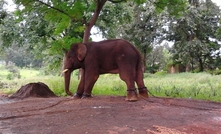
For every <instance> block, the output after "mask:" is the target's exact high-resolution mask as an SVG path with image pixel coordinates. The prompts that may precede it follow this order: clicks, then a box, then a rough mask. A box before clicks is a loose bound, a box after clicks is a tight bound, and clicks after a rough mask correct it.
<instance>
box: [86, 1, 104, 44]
mask: <svg viewBox="0 0 221 134" xmlns="http://www.w3.org/2000/svg"><path fill="white" fill-rule="evenodd" d="M106 1H107V0H97V4H96V5H97V6H96V9H95V11H94V14H93V16H92V18H91V19H90V21H89V22H88V23H87V24H86V29H85V31H84V37H83V43H86V42H88V41H89V37H90V31H91V28H92V27H93V26H94V25H95V23H96V21H97V19H98V17H99V14H100V12H101V9H102V8H103V6H104V4H105V3H106Z"/></svg>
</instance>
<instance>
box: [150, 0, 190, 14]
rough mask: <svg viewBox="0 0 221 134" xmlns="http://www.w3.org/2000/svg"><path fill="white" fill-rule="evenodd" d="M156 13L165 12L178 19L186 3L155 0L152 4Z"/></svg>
mask: <svg viewBox="0 0 221 134" xmlns="http://www.w3.org/2000/svg"><path fill="white" fill-rule="evenodd" d="M154 4H155V7H156V11H157V12H159V13H160V12H163V11H164V10H167V11H168V12H169V14H170V15H172V16H175V17H180V16H182V15H183V13H184V12H185V10H186V6H187V1H185V0H156V2H154Z"/></svg>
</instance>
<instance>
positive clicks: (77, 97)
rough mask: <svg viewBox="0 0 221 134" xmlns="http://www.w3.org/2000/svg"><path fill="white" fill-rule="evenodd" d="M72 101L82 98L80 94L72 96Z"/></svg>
mask: <svg viewBox="0 0 221 134" xmlns="http://www.w3.org/2000/svg"><path fill="white" fill-rule="evenodd" d="M73 98H74V99H81V98H82V94H79V93H75V94H74V96H73Z"/></svg>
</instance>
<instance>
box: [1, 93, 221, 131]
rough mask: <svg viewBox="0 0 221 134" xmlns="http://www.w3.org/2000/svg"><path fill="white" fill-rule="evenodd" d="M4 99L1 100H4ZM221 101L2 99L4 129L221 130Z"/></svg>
mask: <svg viewBox="0 0 221 134" xmlns="http://www.w3.org/2000/svg"><path fill="white" fill-rule="evenodd" d="M0 101H1V99H0ZM220 130H221V103H215V102H209V101H196V100H188V99H168V98H154V97H150V98H148V99H145V100H144V99H140V100H139V101H137V102H127V101H125V100H124V97H121V96H95V97H94V98H91V99H80V100H75V99H73V98H71V97H55V98H32V97H31V98H27V99H23V100H18V101H14V102H9V103H6V104H5V103H4V104H1V103H0V133H1V134H8V133H10V134H24V133H28V134H30V133H33V134H37V133H38V134H52V133H53V134H61V133H65V134H125V133H127V134H189V133H192V134H219V133H220Z"/></svg>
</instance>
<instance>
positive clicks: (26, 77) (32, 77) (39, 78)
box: [0, 68, 221, 102]
mask: <svg viewBox="0 0 221 134" xmlns="http://www.w3.org/2000/svg"><path fill="white" fill-rule="evenodd" d="M0 70H1V71H0V92H4V93H7V94H12V93H14V92H15V91H17V90H18V89H19V88H20V87H21V86H22V85H25V84H28V83H31V82H43V83H45V84H47V85H48V86H49V88H50V89H51V90H53V91H54V93H55V94H56V95H58V96H65V95H66V94H65V92H64V80H63V77H60V76H44V75H41V74H40V73H39V70H32V69H21V70H20V74H21V76H22V77H21V78H20V79H14V80H7V79H6V78H4V77H5V76H7V75H6V74H7V70H4V69H3V68H0ZM144 82H145V85H146V87H147V88H148V89H149V91H150V92H151V93H152V94H154V95H155V96H161V97H175V98H191V99H201V100H212V101H219V102H221V75H211V74H208V73H179V74H165V73H157V74H145V79H144ZM78 83H79V80H77V76H76V75H73V76H72V79H71V85H70V90H71V92H75V91H76V89H77V86H78ZM92 94H93V95H120V96H125V95H126V85H125V83H124V82H123V81H122V80H121V79H120V78H119V76H118V75H112V74H105V75H101V76H100V77H99V79H98V81H97V82H96V83H95V85H94V88H93V91H92Z"/></svg>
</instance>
